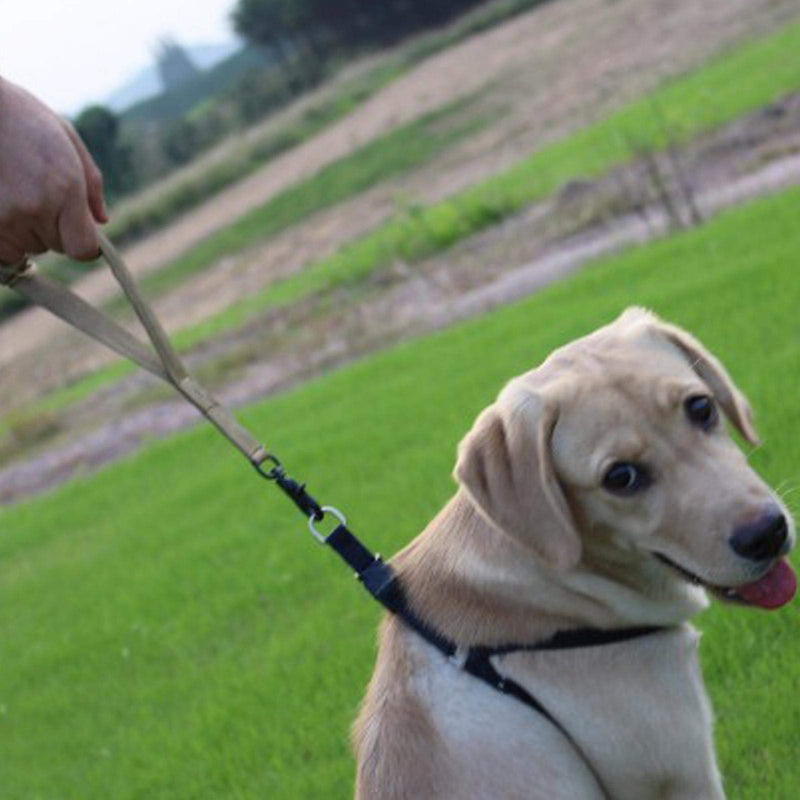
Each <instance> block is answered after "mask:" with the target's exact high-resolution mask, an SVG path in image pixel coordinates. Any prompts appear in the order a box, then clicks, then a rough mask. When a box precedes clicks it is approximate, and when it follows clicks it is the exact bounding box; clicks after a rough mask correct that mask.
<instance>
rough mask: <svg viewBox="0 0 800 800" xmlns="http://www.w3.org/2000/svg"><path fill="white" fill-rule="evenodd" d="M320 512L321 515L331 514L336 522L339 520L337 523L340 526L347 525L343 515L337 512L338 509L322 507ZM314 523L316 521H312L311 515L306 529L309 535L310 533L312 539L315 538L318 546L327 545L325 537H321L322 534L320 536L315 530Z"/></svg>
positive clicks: (312, 516)
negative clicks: (309, 532)
mask: <svg viewBox="0 0 800 800" xmlns="http://www.w3.org/2000/svg"><path fill="white" fill-rule="evenodd" d="M320 510H321V511H322V513H323V514H328V513H330V514H333V516H334V517H336V519H338V520H339V522H340V523H341V524H342V525H347V519H345V516H344V514H342V512H341V511H339V509H338V508H334V506H322V508H321V509H320ZM316 521H317V520H315V519H314V515H313V514H312V515H311V516H310V517H309V518H308V529H309V530H310V531H311V533H312V535H313V536H314V538H315V539H316V540H317V541H318V542H319V543H320V544H327V542H326V541H325V539H326V538H327V537H325V536H323V535H322V534H321V533H320V532H319V531H318V530H317V528H316V526H315V525H314V523H315V522H316Z"/></svg>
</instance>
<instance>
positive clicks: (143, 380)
mask: <svg viewBox="0 0 800 800" xmlns="http://www.w3.org/2000/svg"><path fill="white" fill-rule="evenodd" d="M712 171H713V170H712ZM608 180H611V179H608ZM793 184H800V152H798V153H796V154H795V155H792V156H789V157H786V158H783V159H778V160H775V161H773V162H772V163H770V164H768V165H766V166H765V167H763V168H761V169H760V170H758V171H755V172H753V173H752V174H749V175H745V176H742V177H739V178H737V179H735V180H731V181H726V182H723V183H721V184H717V185H713V186H709V187H708V188H707V189H706V190H705V191H703V192H699V193H698V194H697V195H696V198H695V201H696V203H697V206H698V208H699V210H700V211H701V213H702V214H703V215H704V216H706V217H708V216H711V215H713V214H714V213H716V212H718V211H720V210H721V209H723V208H725V207H728V206H730V205H734V204H736V203H739V202H742V201H743V200H746V199H749V198H751V197H754V196H757V195H760V194H764V193H767V192H774V191H778V190H780V189H782V188H784V187H786V186H789V185H793ZM601 189H602V186H599V187H598V186H595V190H601ZM559 202H560V201H559V200H558V199H556V200H552V201H549V202H547V203H543V204H540V205H539V206H535V207H532V208H531V209H529V210H528V211H527V212H525V213H524V214H522V215H520V216H519V217H518V218H516V219H513V220H510V221H509V222H507V223H505V224H504V225H503V226H500V229H499V230H498V229H490V230H488V231H486V232H485V233H483V234H481V235H479V236H476V237H473V238H472V239H471V240H469V241H467V242H463V243H462V244H461V245H459V246H458V247H456V248H455V249H454V251H451V252H450V253H449V254H448V255H447V258H441V257H439V258H434V259H431V260H430V261H429V262H427V263H426V264H424V265H422V267H421V268H420V269H419V270H415V271H414V272H411V271H407V272H405V273H404V274H400V275H397V274H395V275H393V276H391V279H390V280H388V281H386V285H380V283H378V284H375V285H373V287H372V288H371V291H369V292H368V293H367V295H366V296H365V297H364V296H362V297H361V299H360V301H359V303H358V304H357V305H355V306H354V305H353V304H352V303H349V302H347V301H348V298H347V296H346V293H342V292H340V293H339V294H340V295H341V297H340V298H339V299H341V300H342V302H341V303H339V302H333V303H330V304H328V306H327V308H328V311H327V312H324V311H321V310H320V309H318V308H315V307H314V302H315V301H314V300H313V299H312V300H311V301H307V302H306V303H304V304H303V307H302V308H300V309H294V310H291V311H289V312H288V313H289V315H294V316H295V317H296V318H297V319H302V320H304V324H302V325H299V326H295V327H294V330H295V335H294V336H293V338H291V341H290V342H289V343H288V344H287V342H286V337H284V336H281V335H280V334H281V333H282V332H283V331H284V330H285V329H286V328H288V327H291V323H292V321H293V320H292V319H287V318H286V314H284V315H282V317H280V318H275V317H274V316H273V317H271V318H270V319H269V320H268V321H267V323H266V324H267V325H268V326H269V327H270V328H272V331H271V332H272V335H273V337H274V336H275V330H276V329H277V330H278V332H279V335H278V337H277V340H276V347H275V350H274V352H273V354H272V356H271V358H270V360H269V362H257V363H255V364H252V365H251V366H249V367H247V368H246V369H244V371H243V372H242V374H241V375H240V377H239V378H238V379H237V380H236V381H232V382H230V383H228V385H227V386H226V387H225V388H224V389H223V390H222V391H220V392H219V394H220V397H221V398H222V400H223V402H225V403H226V404H228V405H229V406H231V407H236V406H240V405H244V404H246V403H249V402H253V401H255V400H257V399H259V398H262V397H264V396H265V395H267V394H269V393H271V392H274V391H276V390H278V389H282V388H286V387H288V386H290V385H292V384H293V383H296V382H298V381H300V380H303V379H306V378H308V377H309V376H311V375H313V374H315V373H318V372H319V371H320V370H322V369H323V368H330V367H331V366H334V365H337V364H342V363H345V362H346V361H348V360H351V359H353V358H354V357H356V356H359V355H363V354H364V353H367V352H370V351H374V350H376V349H379V348H380V347H383V346H385V345H386V344H387V343H388V342H392V341H396V340H398V339H399V338H401V337H408V336H412V335H420V334H422V333H425V332H427V331H431V330H435V329H439V328H443V327H446V326H448V325H450V324H452V323H453V322H455V321H457V320H461V319H465V318H469V317H472V316H476V315H478V314H482V313H485V312H486V311H488V310H490V309H492V308H495V307H497V306H499V305H503V304H506V303H509V302H512V301H514V300H517V299H519V298H520V297H523V296H525V295H527V294H530V293H531V292H534V291H536V290H538V289H541V288H542V287H544V286H546V285H547V284H549V283H552V282H554V281H556V280H559V279H561V278H563V277H564V276H565V275H568V274H570V273H572V272H574V271H576V270H578V269H580V268H581V267H582V266H584V265H585V264H586V263H587V262H590V261H592V260H593V259H596V258H598V257H600V256H603V255H608V254H610V253H614V252H617V251H619V250H621V249H623V248H625V247H627V246H630V245H631V244H637V243H642V242H645V241H648V240H650V239H653V238H655V237H657V236H661V235H663V234H664V233H665V232H667V231H668V229H669V224H670V219H669V217H668V215H667V214H666V213H665V211H664V209H663V207H661V206H657V205H651V206H649V207H646V208H644V209H640V210H639V211H638V212H636V213H629V214H625V215H622V216H620V217H618V218H615V219H613V220H606V221H605V222H603V223H600V224H597V225H594V226H593V227H590V228H589V229H587V230H584V231H582V232H579V233H577V234H575V235H573V236H570V237H568V238H566V239H563V240H561V241H558V242H556V243H553V244H551V245H549V246H548V245H542V244H537V243H536V242H537V240H536V238H535V237H531V235H530V233H531V230H532V228H535V226H536V225H537V224H539V223H542V222H543V221H546V219H547V217H548V216H549V215H553V214H557V212H558V205H559ZM515 247H516V251H515ZM512 253H514V254H515V256H516V257H517V258H518V259H520V258H523V257H525V258H527V259H528V260H525V261H522V262H521V263H520V261H519V260H518V261H517V262H516V263H518V264H519V266H517V267H515V268H512V269H508V268H507V264H508V263H509V258H510V257H512V256H511V254H512ZM476 263H477V264H478V265H479V268H478V269H475V268H474V266H475V265H476ZM470 267H473V268H472V269H471V268H470ZM331 309H332V310H331ZM297 319H295V320H294V321H297ZM278 342H282V347H281V346H280V345H279V344H277V343H278ZM228 344H229V345H231V344H233V345H234V346H236V347H239V348H242V347H245V348H246V347H248V346H255V347H257V348H258V350H259V352H264V351H265V350H267V351H270V350H272V348H271V347H270V342H269V338H268V336H267V335H265V330H264V323H263V322H262V323H253V324H252V325H251V326H250V329H249V330H245V331H243V332H242V333H241V334H239V336H238V340H237V341H234V342H229V343H228ZM212 349H216V350H217V351H218V352H217V353H216V355H219V352H220V351H224V350H225V342H224V341H220V342H218V343H217V344H216V345H215V346H212ZM204 355H205V357H206V358H208V356H209V355H211V356H214V355H215V353H213V352H212V353H210V354H209V353H206V354H204ZM194 360H195V361H197V360H198V359H197V358H195V359H194ZM128 383H129V386H128V391H130V388H131V386H130V385H135V386H137V387H139V389H141V387H142V386H144V387H145V389H146V387H148V386H151V385H152V384H153V379H151V378H150V376H148V375H146V374H144V373H138V374H136V375H134V376H132V377H131V378H130V379H129V381H128ZM115 395H116V398H115ZM125 406H126V399H125V392H124V391H123V392H120V389H119V387H110V388H109V389H108V390H106V391H104V392H101V393H100V396H99V397H98V398H96V400H95V401H94V402H89V403H88V404H87V405H86V406H85V407H84V408H83V409H82V410H80V411H79V412H78V414H77V415H75V416H74V417H73V418H72V419H71V420H69V425H70V426H73V425H74V426H75V427H76V428H79V427H81V426H85V425H86V424H87V422H88V421H89V420H94V419H95V418H96V415H97V414H98V412H99V410H100V409H101V408H102V410H103V412H104V413H105V414H106V415H108V414H109V413H111V415H112V417H113V419H112V420H111V421H108V422H106V423H104V424H101V425H100V426H99V427H97V428H96V429H94V430H89V431H88V432H87V433H86V434H85V435H83V436H81V437H79V438H77V439H76V440H74V441H71V442H69V443H66V444H63V445H60V446H50V447H48V448H47V450H46V452H44V453H42V454H40V455H38V456H35V457H33V458H30V459H28V460H26V461H23V462H20V463H18V464H16V465H14V466H11V467H9V468H7V469H5V470H2V471H0V504H8V503H11V502H15V501H18V500H20V499H22V498H25V497H29V496H31V495H35V494H37V493H39V492H42V491H46V490H48V489H50V488H52V487H54V486H57V485H59V484H60V483H62V482H64V481H65V480H68V479H69V478H71V477H73V476H74V475H76V474H81V473H86V472H91V471H93V470H95V469H97V468H98V467H100V466H101V465H103V464H106V463H109V462H111V461H114V460H117V459H119V458H121V457H123V456H125V455H127V454H129V453H131V452H133V451H134V450H136V449H137V448H138V447H140V446H141V444H142V443H143V442H145V441H146V440H148V439H152V437H153V436H164V435H167V434H169V433H173V432H175V431H178V430H182V429H185V428H187V427H190V426H192V425H194V424H196V423H197V422H198V421H199V415H198V414H197V412H195V410H194V409H193V408H191V407H190V406H189V405H188V404H187V403H185V402H183V401H181V400H174V399H171V400H167V401H161V400H156V401H154V402H151V403H149V404H148V405H146V406H145V407H143V408H139V409H138V410H134V411H132V412H131V411H126V410H125Z"/></svg>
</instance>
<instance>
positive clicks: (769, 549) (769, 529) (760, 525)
mask: <svg viewBox="0 0 800 800" xmlns="http://www.w3.org/2000/svg"><path fill="white" fill-rule="evenodd" d="M788 535H789V526H788V524H787V522H786V517H784V516H783V514H782V513H781V512H780V511H779V510H778V509H777V508H775V509H770V510H769V511H768V512H767V513H766V514H764V515H763V516H761V517H759V518H758V519H757V520H756V521H755V522H751V523H749V524H748V525H742V526H741V527H740V528H738V529H737V530H736V532H735V533H734V534H733V536H731V538H730V544H731V547H732V548H733V549H734V551H735V552H736V553H738V554H739V555H740V556H743V557H744V558H749V559H750V560H751V561H765V560H766V559H768V558H775V556H777V555H778V554H779V553H780V552H781V549H782V548H783V545H784V543H785V542H786V537H787V536H788Z"/></svg>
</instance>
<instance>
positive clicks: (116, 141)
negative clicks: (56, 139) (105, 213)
mask: <svg viewBox="0 0 800 800" xmlns="http://www.w3.org/2000/svg"><path fill="white" fill-rule="evenodd" d="M75 130H77V131H78V133H79V134H80V137H81V139H83V141H84V143H85V144H86V147H87V148H88V150H89V152H90V153H91V154H92V158H94V160H95V162H96V163H97V166H98V167H99V169H100V171H101V172H102V173H103V179H104V182H105V187H106V190H107V191H108V193H109V195H111V196H112V197H114V196H119V195H120V194H122V193H123V192H126V191H128V190H129V189H130V188H132V186H133V184H134V183H135V176H134V173H133V167H132V164H131V157H130V150H129V148H128V147H126V146H125V145H123V144H122V143H121V141H120V138H119V119H118V118H117V116H116V115H115V114H114V112H113V111H111V110H110V109H108V108H106V107H105V106H100V105H94V106H89V107H88V108H85V109H84V110H83V111H81V113H80V114H79V115H78V117H77V118H76V119H75Z"/></svg>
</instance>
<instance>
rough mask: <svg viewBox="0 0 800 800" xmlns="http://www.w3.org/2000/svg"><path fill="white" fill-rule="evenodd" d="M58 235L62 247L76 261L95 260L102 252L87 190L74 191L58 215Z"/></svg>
mask: <svg viewBox="0 0 800 800" xmlns="http://www.w3.org/2000/svg"><path fill="white" fill-rule="evenodd" d="M58 235H59V239H60V240H61V248H60V249H63V251H64V252H65V253H66V254H67V255H68V256H69V257H70V258H74V259H75V260H76V261H93V260H94V259H95V258H97V256H98V255H99V253H100V242H99V240H98V238H97V228H95V224H94V220H93V219H92V215H91V214H90V213H89V205H88V202H87V199H86V194H85V190H84V189H83V187H81V189H80V190H77V191H73V192H71V193H70V194H69V195H68V196H67V201H66V202H65V203H64V205H63V207H62V208H61V213H60V214H59V215H58Z"/></svg>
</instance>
